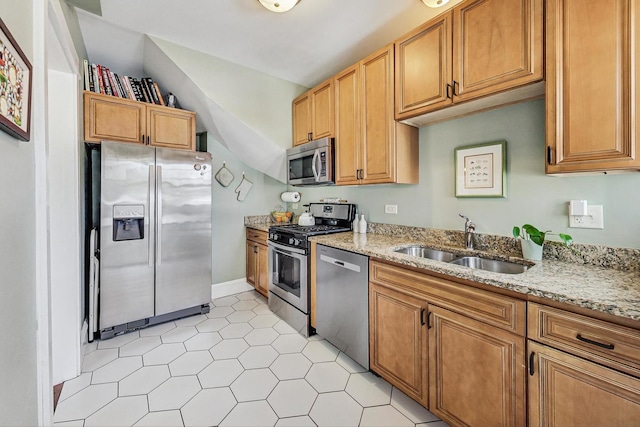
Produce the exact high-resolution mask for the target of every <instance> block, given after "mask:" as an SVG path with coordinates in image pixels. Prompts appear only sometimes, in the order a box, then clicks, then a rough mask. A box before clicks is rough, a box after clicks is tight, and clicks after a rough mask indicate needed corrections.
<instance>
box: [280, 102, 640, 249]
mask: <svg viewBox="0 0 640 427" xmlns="http://www.w3.org/2000/svg"><path fill="white" fill-rule="evenodd" d="M544 129H545V127H544V101H543V100H536V101H531V102H527V103H523V104H518V105H513V106H508V107H504V108H500V109H496V110H492V111H488V112H484V113H479V114H475V115H471V116H468V117H463V118H460V119H457V120H451V121H448V122H444V123H439V124H435V125H431V126H425V127H422V128H420V183H419V184H417V185H373V186H362V187H357V186H354V187H320V188H311V187H305V188H302V189H301V190H300V191H302V202H303V203H308V202H309V201H317V200H318V199H319V198H320V197H324V196H328V197H331V196H334V197H337V196H341V197H344V198H346V199H348V200H349V201H350V202H354V203H357V204H358V206H359V208H360V209H361V211H362V212H363V213H365V215H366V218H367V219H368V220H370V221H374V222H383V223H392V224H405V225H413V226H420V227H433V228H444V229H457V230H461V229H463V224H464V221H463V220H462V219H461V218H459V217H458V212H462V213H464V214H466V215H467V216H469V217H470V218H471V220H472V221H473V222H474V223H475V224H476V226H477V228H476V230H477V232H479V233H489V234H499V235H505V236H509V235H511V229H512V228H513V226H514V225H522V224H524V223H527V222H529V223H532V224H534V225H538V226H539V227H542V228H544V229H551V230H553V231H554V232H555V233H568V234H571V235H572V236H573V237H574V240H575V241H576V242H579V243H587V244H602V245H607V246H614V247H627V248H640V216H638V214H637V212H639V211H640V198H639V197H637V196H636V194H635V193H634V190H633V189H635V188H640V173H637V172H633V173H630V174H622V175H612V174H609V175H603V174H596V175H593V176H583V175H582V176H581V175H569V176H566V177H557V176H550V175H545V173H544V159H545V157H544V153H545V151H544V147H545V142H544ZM499 140H506V141H507V191H508V197H507V198H504V199H501V198H496V199H480V198H473V199H458V198H456V197H455V192H454V163H453V159H454V154H453V153H454V149H455V148H456V147H460V146H465V145H471V144H478V143H483V142H490V141H499ZM292 188H293V187H292ZM572 199H586V200H588V202H589V203H590V204H602V205H604V223H605V229H604V230H586V229H575V228H568V226H569V220H568V217H567V205H566V204H567V202H568V201H569V200H572ZM385 204H396V205H398V215H390V214H385V213H384V205H385ZM552 238H553V237H552Z"/></svg>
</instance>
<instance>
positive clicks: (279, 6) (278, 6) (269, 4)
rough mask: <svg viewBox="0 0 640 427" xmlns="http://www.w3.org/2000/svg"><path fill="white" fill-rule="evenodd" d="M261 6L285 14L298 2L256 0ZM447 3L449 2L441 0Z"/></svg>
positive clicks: (294, 0) (297, 0)
mask: <svg viewBox="0 0 640 427" xmlns="http://www.w3.org/2000/svg"><path fill="white" fill-rule="evenodd" d="M258 1H259V2H260V4H261V5H262V6H264V7H265V8H266V9H268V10H270V11H271V12H287V11H289V10H291V9H293V7H294V6H295V5H297V4H298V2H299V1H300V0H258ZM441 1H444V2H447V1H449V0H441Z"/></svg>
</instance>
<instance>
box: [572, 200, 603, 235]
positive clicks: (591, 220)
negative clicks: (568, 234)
mask: <svg viewBox="0 0 640 427" xmlns="http://www.w3.org/2000/svg"><path fill="white" fill-rule="evenodd" d="M588 210H589V215H569V227H571V228H597V229H604V216H603V209H602V205H589V206H588Z"/></svg>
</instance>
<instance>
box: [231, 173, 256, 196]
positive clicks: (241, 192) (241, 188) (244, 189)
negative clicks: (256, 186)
mask: <svg viewBox="0 0 640 427" xmlns="http://www.w3.org/2000/svg"><path fill="white" fill-rule="evenodd" d="M251 187H253V182H251V181H249V180H248V179H247V178H245V176H244V172H242V181H240V184H239V185H238V186H237V187H236V190H235V191H236V193H238V201H239V202H242V201H243V200H244V199H245V198H246V197H247V194H249V191H250V190H251Z"/></svg>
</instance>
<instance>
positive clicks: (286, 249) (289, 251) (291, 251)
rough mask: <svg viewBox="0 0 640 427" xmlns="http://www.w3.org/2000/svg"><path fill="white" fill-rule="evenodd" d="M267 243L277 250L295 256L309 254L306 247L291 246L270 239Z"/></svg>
mask: <svg viewBox="0 0 640 427" xmlns="http://www.w3.org/2000/svg"><path fill="white" fill-rule="evenodd" d="M267 245H268V246H269V247H270V248H271V249H273V250H274V251H275V252H278V253H280V254H282V255H288V256H295V255H296V254H297V255H302V257H301V258H304V257H305V256H306V255H307V251H305V250H304V249H298V248H290V247H288V246H283V245H279V244H277V243H274V242H272V241H268V242H267Z"/></svg>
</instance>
